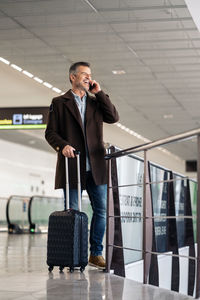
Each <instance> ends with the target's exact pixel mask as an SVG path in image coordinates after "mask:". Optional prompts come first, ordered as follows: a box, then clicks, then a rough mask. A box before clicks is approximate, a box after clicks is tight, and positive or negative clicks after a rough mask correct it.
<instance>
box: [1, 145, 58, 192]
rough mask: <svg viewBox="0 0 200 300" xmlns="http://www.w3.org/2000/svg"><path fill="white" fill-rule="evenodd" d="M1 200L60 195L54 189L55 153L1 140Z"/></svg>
mask: <svg viewBox="0 0 200 300" xmlns="http://www.w3.org/2000/svg"><path fill="white" fill-rule="evenodd" d="M0 149H1V156H0V197H9V196H10V195H27V196H29V195H48V196H53V195H54V196H60V195H62V193H61V191H59V190H57V191H55V190H54V173H55V166H56V154H51V153H48V152H44V151H40V150H35V149H33V148H30V147H26V146H22V145H20V144H15V143H11V142H7V141H4V140H0Z"/></svg>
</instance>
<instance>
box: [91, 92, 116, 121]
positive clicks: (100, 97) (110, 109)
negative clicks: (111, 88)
mask: <svg viewBox="0 0 200 300" xmlns="http://www.w3.org/2000/svg"><path fill="white" fill-rule="evenodd" d="M95 96H96V100H97V101H98V104H99V108H100V110H101V113H102V115H103V121H104V122H105V123H110V124H111V123H115V122H117V121H119V114H118V112H117V110H116V108H115V106H114V105H113V104H112V103H111V101H110V98H109V96H108V95H106V94H105V93H104V92H103V91H100V92H98V93H97V94H96V95H95Z"/></svg>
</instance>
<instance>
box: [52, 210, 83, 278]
mask: <svg viewBox="0 0 200 300" xmlns="http://www.w3.org/2000/svg"><path fill="white" fill-rule="evenodd" d="M47 264H48V266H49V271H52V270H53V267H54V266H59V268H60V271H62V270H63V269H64V267H69V268H70V272H73V271H74V267H80V271H81V272H82V271H84V269H85V266H86V265H87V264H88V217H87V215H86V214H85V213H84V212H79V211H78V210H73V209H68V210H64V211H56V212H53V213H52V214H51V215H50V217H49V229H48V241H47Z"/></svg>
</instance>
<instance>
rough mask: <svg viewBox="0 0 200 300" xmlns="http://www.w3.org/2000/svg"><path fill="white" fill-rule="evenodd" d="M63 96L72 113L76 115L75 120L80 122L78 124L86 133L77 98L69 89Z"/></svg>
mask: <svg viewBox="0 0 200 300" xmlns="http://www.w3.org/2000/svg"><path fill="white" fill-rule="evenodd" d="M63 97H64V98H65V99H66V101H65V102H64V105H65V106H66V107H67V108H68V109H69V111H70V112H71V114H72V115H73V116H74V118H75V120H76V121H77V122H78V124H79V125H80V127H81V129H82V131H83V134H84V129H83V123H82V119H81V115H80V112H79V109H78V107H77V105H76V103H75V99H74V96H73V94H72V93H71V91H70V90H69V91H68V92H67V93H66V94H64V95H63Z"/></svg>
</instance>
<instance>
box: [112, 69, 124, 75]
mask: <svg viewBox="0 0 200 300" xmlns="http://www.w3.org/2000/svg"><path fill="white" fill-rule="evenodd" d="M112 73H113V74H114V75H123V74H126V72H125V71H124V70H112Z"/></svg>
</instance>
